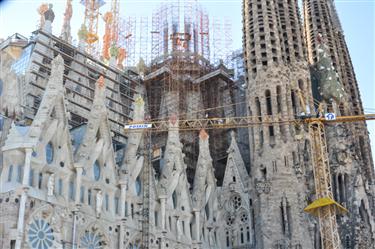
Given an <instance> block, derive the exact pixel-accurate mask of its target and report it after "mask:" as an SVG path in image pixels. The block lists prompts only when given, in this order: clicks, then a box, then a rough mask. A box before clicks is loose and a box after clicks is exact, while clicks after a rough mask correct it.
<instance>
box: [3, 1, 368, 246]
mask: <svg viewBox="0 0 375 249" xmlns="http://www.w3.org/2000/svg"><path fill="white" fill-rule="evenodd" d="M67 2H68V3H71V1H67ZM297 3H298V1H297V0H288V1H287V0H244V1H243V13H242V15H243V32H244V34H243V50H241V51H239V53H238V55H237V56H236V55H235V53H233V57H232V58H231V60H232V61H234V62H235V63H233V64H236V65H237V66H235V67H230V66H229V65H224V63H222V62H220V63H218V64H216V65H214V64H213V63H211V62H210V61H209V60H208V59H207V58H205V53H204V49H203V48H201V47H199V46H198V45H197V44H200V43H199V42H200V41H203V39H204V37H203V35H202V33H199V32H198V31H197V29H198V27H200V26H199V25H200V24H199V25H198V24H197V23H195V21H194V20H190V19H188V18H185V19H184V20H185V25H184V30H178V28H176V27H180V28H181V25H175V23H174V22H179V21H180V20H175V19H173V18H171V20H169V19H168V16H166V17H165V23H166V24H165V25H166V26H165V27H164V28H163V31H160V32H164V33H163V37H167V40H165V43H160V44H159V45H160V51H163V54H160V55H159V56H156V57H155V59H154V60H153V61H152V62H150V63H145V62H143V63H142V61H140V62H139V63H138V64H137V65H134V67H127V68H125V67H123V66H122V65H120V64H119V60H118V57H116V55H115V54H111V58H110V59H109V60H108V61H106V62H103V60H101V59H100V58H97V57H95V56H93V55H92V54H90V53H89V52H87V46H88V44H86V43H85V39H84V32H81V33H80V41H79V43H78V44H77V45H72V42H71V39H72V38H71V35H70V33H71V32H70V23H69V21H70V18H71V11H70V12H68V14H66V15H65V17H66V18H65V22H64V26H63V32H62V34H61V36H55V35H53V34H52V24H53V21H54V19H55V13H54V11H53V6H52V5H50V6H49V8H48V9H47V10H46V11H45V12H44V13H43V16H42V17H43V25H42V26H41V28H40V29H38V30H36V31H34V32H33V33H32V36H31V38H29V39H27V38H25V37H23V36H22V35H20V34H15V35H13V36H11V37H9V38H8V39H6V40H3V41H2V42H1V43H0V55H1V57H0V114H1V116H0V146H1V151H0V248H4V249H20V248H30V249H57V248H58V249H63V248H74V249H78V248H82V249H83V248H84V249H115V248H116V249H120V248H121V249H123V248H124V249H133V248H134V249H135V248H154V249H166V248H170V249H323V248H324V247H323V246H322V243H321V231H320V229H319V223H318V220H317V218H316V217H314V216H311V215H310V214H308V213H306V212H304V208H306V207H307V206H308V205H309V204H310V203H312V202H313V200H314V198H315V188H314V175H313V165H312V164H313V160H312V158H313V157H314V152H313V151H312V149H311V148H312V147H311V145H310V143H311V140H310V138H309V136H308V132H307V130H306V127H303V126H302V127H301V126H299V125H297V124H292V123H286V122H285V120H289V119H294V118H295V117H296V116H298V115H299V114H300V113H301V112H302V111H304V112H306V111H308V112H310V110H311V112H314V111H313V110H314V109H315V108H314V106H315V107H316V103H315V102H314V99H319V100H320V101H321V102H325V103H326V106H325V108H328V109H330V108H331V109H332V110H334V111H335V113H337V115H338V116H340V115H341V116H345V115H360V114H363V107H362V103H361V99H360V95H359V89H358V85H357V82H356V79H355V74H354V70H353V66H352V64H351V61H350V55H349V51H348V49H347V47H346V43H345V39H344V35H343V30H342V28H341V25H340V22H339V19H338V15H337V12H336V10H335V7H334V3H333V0H304V1H303V14H304V19H303V21H302V20H301V19H300V13H299V8H298V4H297ZM68 7H69V5H68ZM68 7H67V9H68V10H69V8H68ZM70 8H71V6H70ZM185 9H186V7H185ZM69 13H70V16H69ZM163 18H164V17H163ZM203 18H204V16H203V15H202V20H203ZM168 21H170V23H168ZM188 24H189V25H188ZM182 26H183V25H182ZM81 31H82V30H81ZM189 32H190V33H189ZM186 34H189V35H188V36H187V35H186ZM201 36H202V37H201ZM168 37H169V38H170V41H169V40H168V39H169V38H168ZM187 37H188V38H187ZM180 44H183V45H180ZM202 51H203V52H202ZM117 56H118V55H117ZM233 64H232V65H233ZM238 65H242V71H241V68H239V67H238ZM301 93H302V95H304V96H303V97H304V99H305V100H306V103H301V102H300V99H298V96H299V95H301ZM303 105H306V106H307V107H308V108H307V110H306V108H304V106H303ZM202 110H203V111H202ZM238 116H252V117H254V120H253V121H254V122H259V123H262V122H263V121H266V124H263V125H258V126H250V125H249V127H235V128H230V127H229V128H226V129H204V128H203V129H183V128H181V126H180V124H181V122H180V121H181V120H193V121H194V120H204V119H207V118H216V117H217V119H216V121H215V122H217V123H218V124H222V123H224V122H225V119H226V118H233V117H238ZM158 122H160V123H163V125H164V126H163V125H162V126H158V125H159V123H158ZM267 122H268V123H267ZM132 124H146V126H147V124H152V126H153V127H148V128H149V129H135V130H132V129H126V127H128V128H129V125H130V126H131V125H132ZM155 127H163V128H160V129H159V130H158V129H157V128H155ZM326 137H327V146H328V152H329V164H330V168H331V175H332V177H331V178H332V179H331V181H332V192H333V196H334V199H335V200H336V201H337V202H338V203H340V205H342V207H344V209H346V210H347V211H348V214H338V215H337V224H338V233H339V236H340V242H339V245H340V247H339V248H345V249H373V248H375V246H374V245H375V220H374V215H375V176H374V164H373V161H372V157H371V149H370V145H369V137H368V131H367V128H366V125H365V123H364V122H363V121H362V122H357V123H353V124H352V123H350V124H334V125H331V126H327V127H326Z"/></svg>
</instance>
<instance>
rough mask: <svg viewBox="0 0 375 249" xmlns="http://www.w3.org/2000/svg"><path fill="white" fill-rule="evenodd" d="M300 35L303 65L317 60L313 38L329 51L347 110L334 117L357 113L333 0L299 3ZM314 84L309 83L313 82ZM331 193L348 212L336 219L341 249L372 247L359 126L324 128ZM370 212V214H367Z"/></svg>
mask: <svg viewBox="0 0 375 249" xmlns="http://www.w3.org/2000/svg"><path fill="white" fill-rule="evenodd" d="M303 9H304V20H305V22H304V32H305V39H306V45H307V53H308V60H309V62H310V63H311V64H313V65H314V64H316V62H317V61H318V54H319V53H318V49H319V48H318V39H317V37H318V35H319V34H321V35H322V37H323V39H324V40H325V43H326V45H327V47H328V49H329V53H330V56H331V59H332V62H333V66H334V67H335V69H336V70H337V72H338V77H339V80H340V82H341V83H342V84H343V86H344V90H345V92H346V98H347V99H346V102H347V103H348V104H347V106H343V105H342V106H340V109H339V110H337V111H338V112H339V113H338V115H360V114H363V107H362V101H361V98H360V93H359V89H358V84H357V80H356V77H355V73H354V69H353V65H352V62H351V59H350V54H349V50H348V48H347V45H346V42H345V37H344V33H343V30H342V27H341V24H340V20H339V18H338V14H337V12H336V8H335V4H334V1H333V0H304V1H303ZM313 81H314V80H313ZM326 134H327V144H328V151H329V153H330V158H329V163H330V166H331V174H332V186H333V194H334V197H335V199H336V200H337V201H339V202H340V203H342V204H343V205H344V206H345V207H346V208H347V209H348V210H349V212H350V215H349V216H348V218H338V224H339V232H340V236H341V241H342V242H343V245H344V246H345V248H349V249H352V248H368V247H369V248H370V247H371V246H370V245H373V244H374V243H375V238H374V235H373V234H374V232H375V224H374V222H371V221H373V220H374V215H375V212H374V210H375V200H374V198H373V196H374V194H373V193H375V187H374V186H375V185H374V179H375V176H374V164H373V159H372V156H371V149H370V142H369V137H368V131H367V127H366V123H365V122H357V123H353V124H345V125H344V124H337V125H334V126H326ZM371 210H372V211H371Z"/></svg>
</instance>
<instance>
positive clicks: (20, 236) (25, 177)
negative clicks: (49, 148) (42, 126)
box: [16, 148, 32, 249]
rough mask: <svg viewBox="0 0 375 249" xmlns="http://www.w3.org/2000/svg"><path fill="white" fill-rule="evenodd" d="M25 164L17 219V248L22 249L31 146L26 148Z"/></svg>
mask: <svg viewBox="0 0 375 249" xmlns="http://www.w3.org/2000/svg"><path fill="white" fill-rule="evenodd" d="M25 152H26V153H25V165H24V168H23V177H22V194H21V200H20V208H19V212H18V221H17V238H16V249H21V247H22V239H23V235H24V232H23V231H24V219H25V207H26V202H27V192H28V190H29V186H28V180H29V175H30V164H31V153H32V149H31V148H26V149H25Z"/></svg>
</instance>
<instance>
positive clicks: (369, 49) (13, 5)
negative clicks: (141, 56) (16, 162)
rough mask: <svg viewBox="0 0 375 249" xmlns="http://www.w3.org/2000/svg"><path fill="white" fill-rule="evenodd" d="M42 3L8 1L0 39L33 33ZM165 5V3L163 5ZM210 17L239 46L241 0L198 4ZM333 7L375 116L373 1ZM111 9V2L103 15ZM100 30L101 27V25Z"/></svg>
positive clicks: (61, 4) (140, 8) (59, 14)
mask: <svg viewBox="0 0 375 249" xmlns="http://www.w3.org/2000/svg"><path fill="white" fill-rule="evenodd" d="M43 2H47V1H45V0H7V1H1V4H0V38H6V37H8V36H9V35H11V34H13V33H15V32H18V33H21V34H23V35H25V36H29V35H30V33H31V32H32V31H33V30H35V29H36V27H37V22H38V19H39V16H38V13H37V11H36V9H37V8H38V6H39V5H40V4H41V3H43ZM50 2H52V3H53V4H54V10H55V15H56V18H55V21H54V24H53V33H54V34H56V35H59V34H60V32H61V26H62V20H63V13H64V9H65V2H66V1H65V0H53V1H50ZM160 2H161V1H157V0H126V1H125V0H120V9H121V14H122V15H129V16H151V13H152V10H153V9H154V8H155V7H157V6H158V5H159V3H160ZM164 2H165V1H164ZM200 2H201V3H202V5H204V6H205V7H206V8H207V10H208V11H209V13H210V15H211V16H213V17H220V16H223V17H229V18H230V19H231V20H232V26H233V48H240V47H241V46H242V44H241V42H242V33H241V32H242V30H241V29H242V24H241V20H242V19H241V4H242V1H241V0H201V1H200ZM336 7H337V11H338V13H339V16H340V19H341V23H342V26H343V29H344V32H345V36H346V41H347V43H348V47H349V50H350V54H351V57H352V60H353V64H354V68H355V72H356V75H357V79H358V82H359V87H360V91H361V96H362V100H363V106H364V107H365V111H366V112H367V113H371V112H372V113H375V70H374V69H375V0H336ZM73 8H74V10H73V19H72V30H73V31H72V33H73V35H74V36H75V35H76V33H77V30H78V28H79V26H80V25H81V23H82V22H83V13H84V7H83V6H82V5H81V4H79V0H73ZM109 8H110V0H108V1H107V4H106V5H105V6H103V7H102V11H101V12H102V13H105V11H107V10H108V9H109ZM150 19H151V18H150ZM101 26H102V27H103V25H101ZM368 126H369V130H370V134H371V141H372V148H373V150H372V153H373V157H374V158H375V121H372V122H369V124H368Z"/></svg>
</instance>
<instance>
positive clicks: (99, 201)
mask: <svg viewBox="0 0 375 249" xmlns="http://www.w3.org/2000/svg"><path fill="white" fill-rule="evenodd" d="M102 207H103V193H102V191H101V190H99V191H98V193H96V217H98V218H99V217H100V214H101V212H102Z"/></svg>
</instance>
